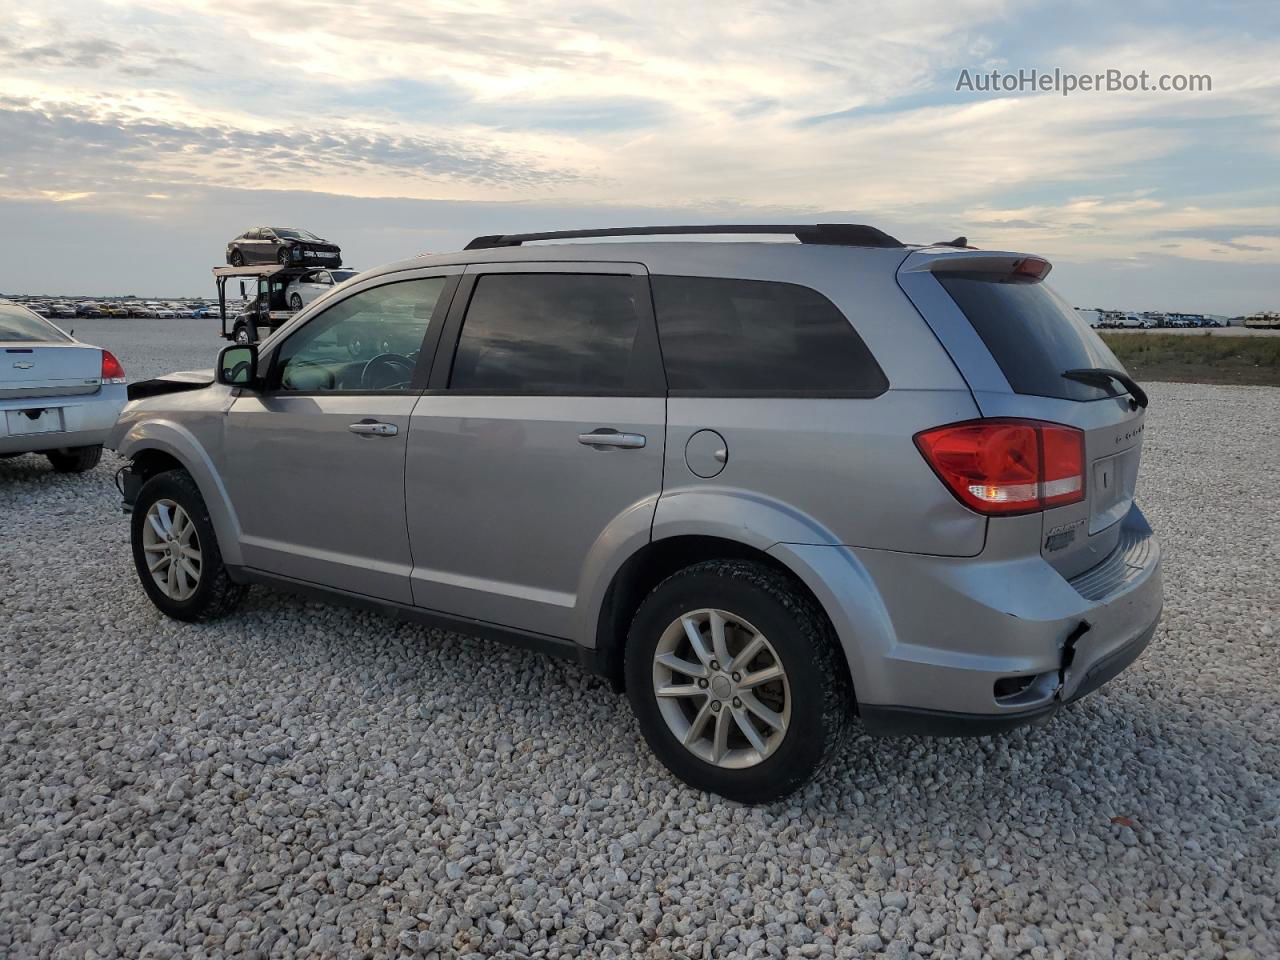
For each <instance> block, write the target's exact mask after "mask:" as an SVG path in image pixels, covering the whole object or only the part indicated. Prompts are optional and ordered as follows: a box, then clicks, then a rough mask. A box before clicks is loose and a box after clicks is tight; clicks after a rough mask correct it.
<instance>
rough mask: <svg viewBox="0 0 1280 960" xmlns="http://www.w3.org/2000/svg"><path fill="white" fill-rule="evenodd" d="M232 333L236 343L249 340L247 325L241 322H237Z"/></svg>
mask: <svg viewBox="0 0 1280 960" xmlns="http://www.w3.org/2000/svg"><path fill="white" fill-rule="evenodd" d="M232 335H233V336H234V338H235V341H236V343H248V342H249V327H248V325H247V324H243V323H237V324H236V329H235V331H234V333H233V334H232Z"/></svg>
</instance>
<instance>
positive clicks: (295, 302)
mask: <svg viewBox="0 0 1280 960" xmlns="http://www.w3.org/2000/svg"><path fill="white" fill-rule="evenodd" d="M289 307H290V308H291V309H292V310H293V312H294V313H297V312H298V311H299V310H301V309H302V297H300V296H298V295H297V294H296V293H295V294H291V295H290V297H289Z"/></svg>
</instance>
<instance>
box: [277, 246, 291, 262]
mask: <svg viewBox="0 0 1280 960" xmlns="http://www.w3.org/2000/svg"><path fill="white" fill-rule="evenodd" d="M288 262H289V248H288V247H281V248H280V249H279V250H278V251H277V252H276V263H278V264H281V265H282V266H283V265H284V264H286V263H288Z"/></svg>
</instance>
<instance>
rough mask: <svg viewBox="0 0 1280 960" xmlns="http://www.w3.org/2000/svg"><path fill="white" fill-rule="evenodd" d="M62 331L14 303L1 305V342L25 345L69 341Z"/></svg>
mask: <svg viewBox="0 0 1280 960" xmlns="http://www.w3.org/2000/svg"><path fill="white" fill-rule="evenodd" d="M69 339H70V337H68V336H66V334H64V333H63V332H62V331H61V330H59V329H58V328H57V327H55V326H54V325H53V324H51V323H46V322H45V321H44V320H42V319H40V317H39V316H37V315H36V314H34V313H32V312H31V311H30V310H27V309H26V308H25V307H20V306H18V305H17V304H13V303H0V340H8V341H19V342H23V343H29V342H36V341H41V340H44V341H54V342H61V341H66V340H69Z"/></svg>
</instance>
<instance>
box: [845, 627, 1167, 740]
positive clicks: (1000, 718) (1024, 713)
mask: <svg viewBox="0 0 1280 960" xmlns="http://www.w3.org/2000/svg"><path fill="white" fill-rule="evenodd" d="M1158 624H1159V621H1158V619H1157V621H1156V622H1155V623H1152V624H1151V626H1149V627H1147V629H1145V630H1143V631H1142V632H1141V633H1140V634H1138V635H1137V636H1136V637H1134V638H1132V639H1131V640H1130V641H1129V642H1128V643H1126V644H1125V645H1124V646H1122V647H1121V648H1120V649H1119V650H1116V651H1114V652H1113V653H1110V654H1107V655H1106V656H1104V657H1101V658H1099V659H1098V660H1096V661H1095V662H1094V663H1093V664H1092V665H1090V666H1089V667H1088V668H1087V669H1086V670H1085V672H1084V675H1083V676H1082V677H1080V681H1079V684H1078V686H1077V687H1076V688H1075V692H1074V693H1072V694H1071V696H1070V698H1069V700H1067V701H1063V700H1062V699H1061V698H1060V696H1055V697H1053V698H1052V699H1050V700H1049V701H1048V702H1047V703H1044V704H1041V705H1040V706H1037V707H1031V708H1030V709H1026V710H1013V711H1009V712H1007V713H995V714H991V713H952V712H949V711H945V710H929V709H926V708H924V707H890V706H879V705H876V704H862V705H861V706H860V708H859V712H860V714H861V719H862V724H863V726H864V727H865V728H866V730H867V732H868V733H869V734H871V735H872V736H877V737H906V736H921V737H987V736H992V735H994V734H998V733H1007V732H1008V731H1010V730H1014V729H1016V728H1018V727H1021V726H1025V725H1027V724H1036V723H1044V722H1046V721H1048V720H1049V719H1050V718H1051V717H1052V716H1053V715H1054V714H1055V713H1057V712H1058V710H1059V709H1060V708H1061V707H1062V704H1063V703H1064V702H1074V701H1076V700H1079V699H1080V698H1081V697H1084V696H1087V695H1089V694H1090V693H1092V692H1093V691H1095V690H1097V689H1098V688H1099V687H1101V686H1102V685H1103V684H1105V683H1107V682H1108V681H1110V680H1112V679H1114V678H1115V677H1117V676H1119V675H1120V674H1121V673H1123V672H1124V671H1125V669H1127V668H1128V667H1129V665H1130V664H1132V663H1133V662H1134V661H1136V660H1137V659H1138V658H1139V657H1140V656H1142V654H1143V653H1144V652H1145V651H1146V649H1147V646H1148V645H1149V644H1150V643H1151V638H1152V637H1153V636H1155V632H1156V627H1157V626H1158Z"/></svg>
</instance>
